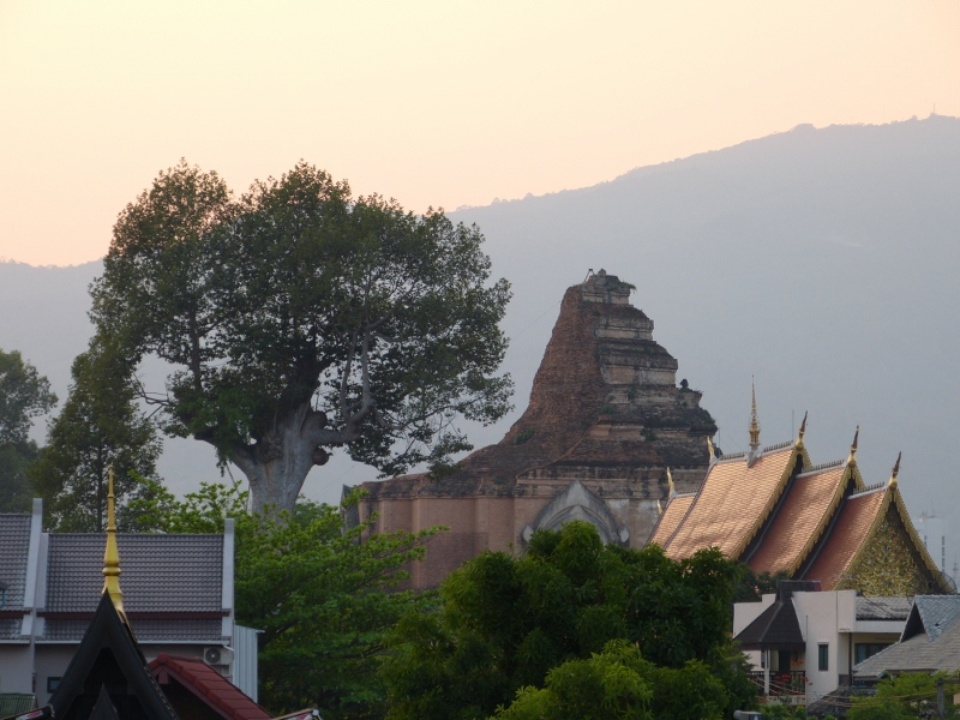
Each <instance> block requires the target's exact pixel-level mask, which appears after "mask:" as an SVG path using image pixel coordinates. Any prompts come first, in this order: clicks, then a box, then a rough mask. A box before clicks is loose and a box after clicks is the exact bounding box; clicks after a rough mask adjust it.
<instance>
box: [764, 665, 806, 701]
mask: <svg viewBox="0 0 960 720" xmlns="http://www.w3.org/2000/svg"><path fill="white" fill-rule="evenodd" d="M750 679H751V680H752V681H753V682H754V683H756V685H757V687H759V688H760V690H761V692H762V691H763V671H760V672H751V673H750ZM806 692H807V674H806V673H805V672H804V671H803V670H791V671H789V672H778V671H775V670H771V671H770V695H771V696H775V695H805V694H806Z"/></svg>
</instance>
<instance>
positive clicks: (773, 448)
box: [760, 440, 793, 455]
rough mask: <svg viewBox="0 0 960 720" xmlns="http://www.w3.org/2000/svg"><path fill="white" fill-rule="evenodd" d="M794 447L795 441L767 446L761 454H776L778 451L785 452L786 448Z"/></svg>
mask: <svg viewBox="0 0 960 720" xmlns="http://www.w3.org/2000/svg"><path fill="white" fill-rule="evenodd" d="M791 445H793V440H787V441H786V442H782V443H777V444H776V445H767V446H766V447H765V448H763V450H761V451H760V454H761V455H763V454H764V453H768V452H775V451H776V450H783V449H784V448H785V447H790V446H791Z"/></svg>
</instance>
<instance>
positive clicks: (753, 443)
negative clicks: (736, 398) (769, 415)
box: [749, 378, 760, 452]
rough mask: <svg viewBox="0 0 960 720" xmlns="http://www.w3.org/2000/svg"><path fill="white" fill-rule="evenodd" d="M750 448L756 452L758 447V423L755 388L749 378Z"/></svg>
mask: <svg viewBox="0 0 960 720" xmlns="http://www.w3.org/2000/svg"><path fill="white" fill-rule="evenodd" d="M749 429H750V449H751V450H753V452H756V451H757V450H758V449H759V447H760V423H759V422H757V388H756V386H755V385H754V384H753V378H750V428H749Z"/></svg>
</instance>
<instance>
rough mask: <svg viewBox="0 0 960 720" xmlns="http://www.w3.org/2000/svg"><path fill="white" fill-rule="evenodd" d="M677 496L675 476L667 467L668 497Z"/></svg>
mask: <svg viewBox="0 0 960 720" xmlns="http://www.w3.org/2000/svg"><path fill="white" fill-rule="evenodd" d="M676 494H677V488H676V486H675V485H674V484H673V474H672V473H671V472H670V468H669V467H667V497H669V498H672V497H673V496H674V495H676Z"/></svg>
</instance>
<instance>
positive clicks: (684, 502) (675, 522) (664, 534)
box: [649, 493, 697, 547]
mask: <svg viewBox="0 0 960 720" xmlns="http://www.w3.org/2000/svg"><path fill="white" fill-rule="evenodd" d="M696 497H697V496H696V494H695V493H689V494H686V495H676V496H674V497H672V498H671V499H670V501H669V502H668V503H667V507H666V508H664V511H663V515H661V516H660V519H659V520H658V521H657V525H656V527H655V528H653V534H652V535H651V536H650V540H649V542H651V543H656V544H657V545H659V546H660V547H665V546H666V544H667V542H668V541H669V540H670V536H671V535H673V533H674V532H676V530H677V528H678V527H680V523H681V522H683V518H684V516H685V515H686V514H687V511H688V510H689V509H690V506H691V505H693V501H694V499H695V498H696Z"/></svg>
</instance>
